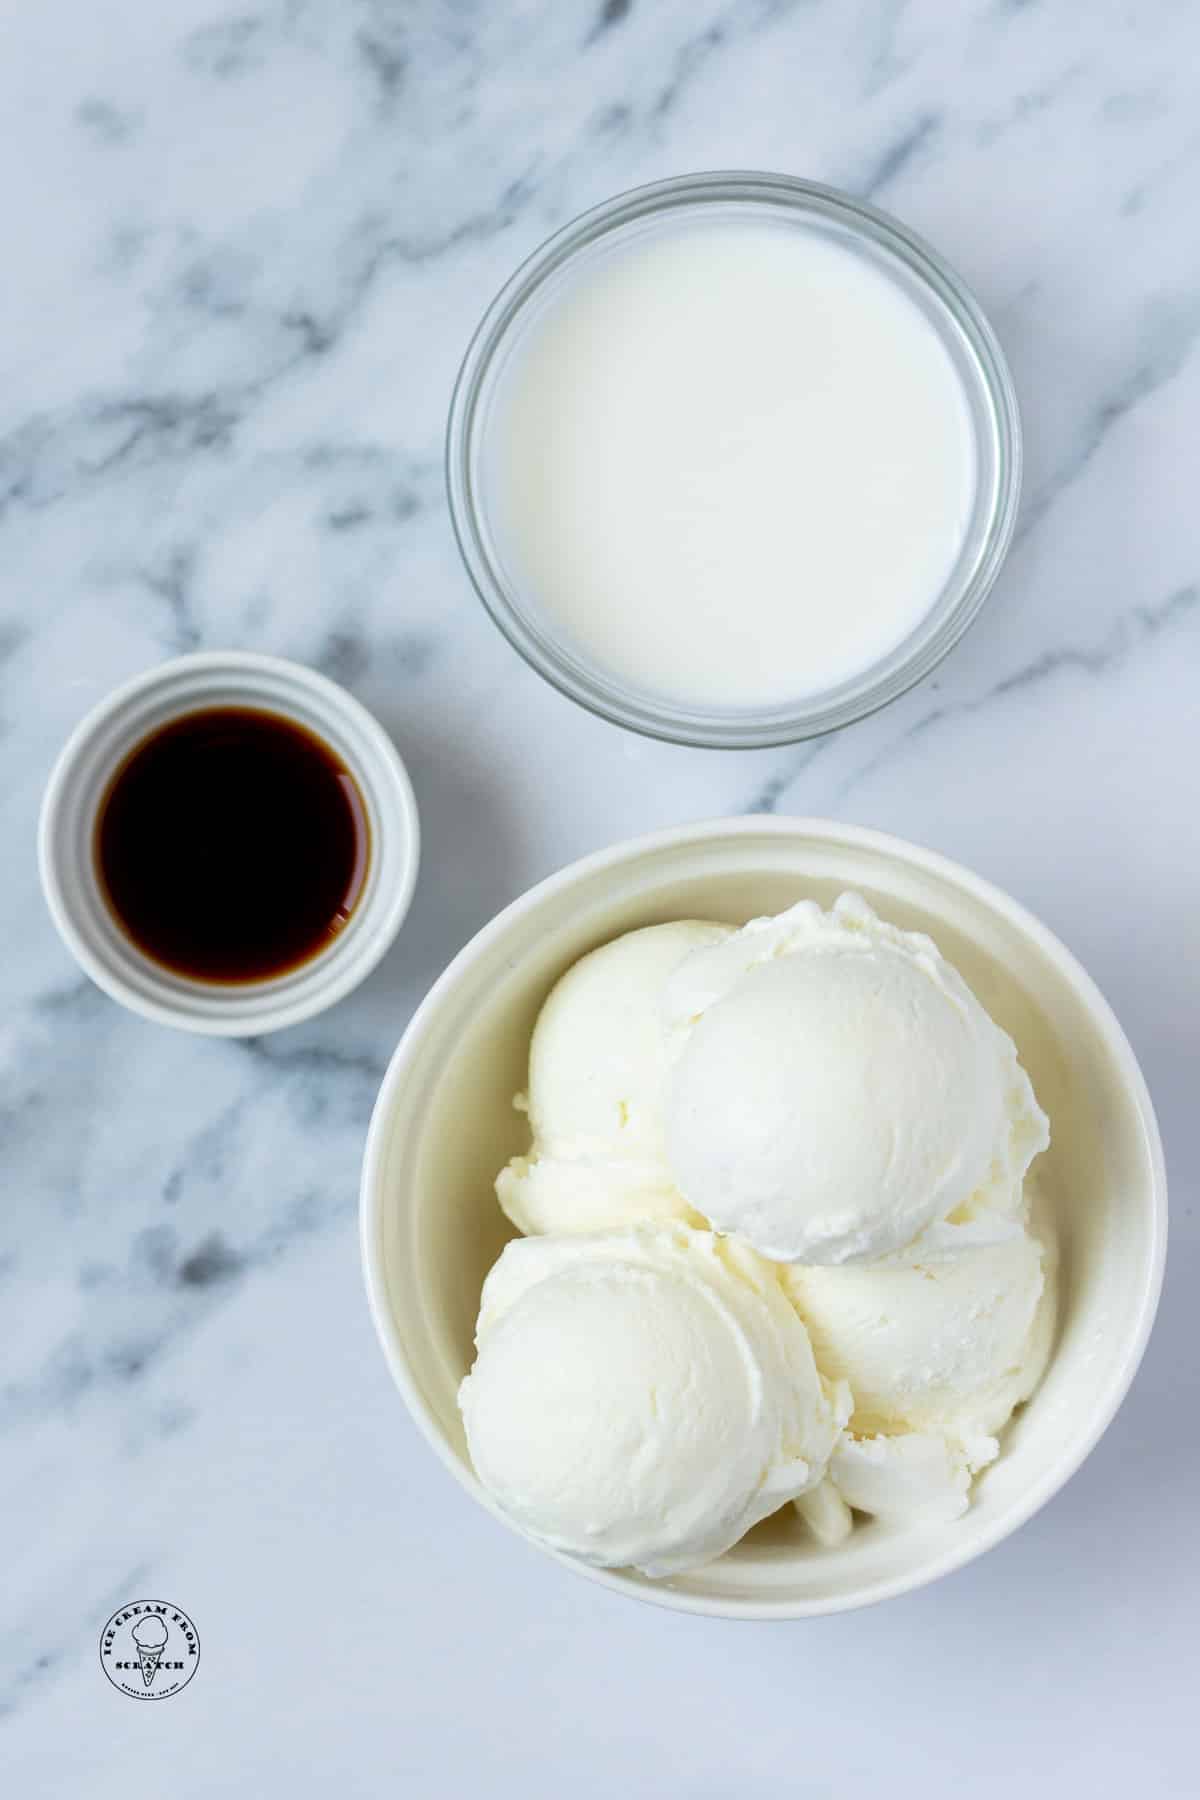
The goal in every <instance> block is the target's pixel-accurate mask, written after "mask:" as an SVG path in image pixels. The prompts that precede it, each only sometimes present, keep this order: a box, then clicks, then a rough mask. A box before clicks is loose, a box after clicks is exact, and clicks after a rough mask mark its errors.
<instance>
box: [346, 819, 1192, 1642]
mask: <svg viewBox="0 0 1200 1800" xmlns="http://www.w3.org/2000/svg"><path fill="white" fill-rule="evenodd" d="M847 887H852V888H856V889H858V890H859V891H860V892H861V893H863V894H865V896H866V898H867V899H868V900H869V901H871V903H872V904H873V905H874V906H875V907H877V908H878V910H879V911H880V912H881V913H882V914H883V915H884V917H886V918H888V919H890V920H893V921H895V923H897V924H899V925H902V926H905V927H908V928H916V929H920V930H923V931H928V932H930V933H931V934H932V935H933V937H935V938H936V940H937V942H938V944H939V945H940V946H941V948H942V950H943V951H944V952H945V954H946V955H947V956H948V957H949V958H950V959H951V960H952V961H953V962H954V963H955V964H956V966H957V967H958V968H959V969H960V970H961V971H962V973H963V975H964V976H965V977H966V979H967V980H968V981H969V982H970V984H971V986H972V987H973V988H974V989H975V992H976V993H977V994H978V995H979V998H980V999H981V1000H982V1001H983V1003H984V1005H985V1006H986V1007H987V1008H988V1010H989V1011H990V1012H991V1013H992V1014H993V1016H994V1017H995V1018H996V1019H997V1020H998V1021H999V1022H1000V1023H1001V1024H1002V1025H1003V1026H1004V1027H1005V1028H1006V1029H1007V1030H1008V1031H1009V1032H1011V1034H1012V1036H1013V1037H1014V1038H1015V1040H1016V1042H1017V1045H1018V1047H1019V1049H1020V1052H1021V1056H1022V1059H1023V1061H1024V1062H1025V1064H1026V1067H1027V1068H1028V1069H1029V1071H1030V1074H1031V1075H1032V1077H1033V1081H1034V1085H1035V1087H1036V1089H1037V1093H1038V1096H1039V1098H1040V1100H1041V1102H1042V1104H1043V1106H1044V1107H1045V1108H1046V1110H1047V1112H1048V1113H1049V1115H1050V1121H1051V1126H1052V1130H1053V1138H1054V1141H1053V1145H1052V1147H1051V1149H1050V1150H1049V1151H1048V1152H1047V1154H1046V1156H1045V1157H1044V1158H1043V1159H1042V1162H1041V1164H1040V1165H1039V1167H1040V1170H1041V1174H1042V1178H1043V1181H1044V1183H1045V1186H1046V1188H1047V1191H1048V1193H1049V1195H1050V1198H1051V1200H1052V1202H1053V1204H1054V1206H1055V1208H1056V1212H1057V1216H1058V1219H1059V1221H1060V1227H1061V1232H1062V1253H1063V1256H1062V1269H1063V1277H1062V1296H1061V1324H1060V1329H1059V1339H1058V1344H1057V1347H1056V1350H1055V1355H1054V1358H1053V1361H1052V1363H1051V1366H1050V1368H1049V1370H1048V1372H1047V1374H1046V1377H1045V1379H1044V1381H1043V1382H1042V1384H1041V1386H1040V1387H1039V1389H1038V1390H1037V1392H1036V1394H1035V1395H1034V1397H1033V1399H1032V1400H1031V1401H1030V1402H1029V1404H1028V1405H1027V1406H1026V1407H1025V1408H1024V1409H1023V1410H1022V1411H1021V1412H1020V1413H1019V1414H1018V1416H1017V1417H1016V1418H1015V1419H1014V1421H1013V1423H1012V1425H1011V1426H1010V1427H1009V1429H1008V1432H1007V1433H1006V1436H1005V1442H1004V1454H1003V1455H1002V1457H1001V1458H1000V1460H999V1461H998V1462H997V1463H996V1464H995V1465H994V1466H993V1467H992V1468H991V1469H989V1470H988V1471H987V1472H986V1473H985V1474H984V1476H983V1477H982V1478H981V1479H980V1481H979V1482H978V1483H977V1486H976V1492H975V1498H974V1501H973V1504H972V1506H971V1508H970V1510H969V1511H968V1512H967V1514H966V1515H965V1517H963V1518H962V1519H959V1520H957V1521H955V1522H954V1523H953V1524H950V1525H939V1526H937V1527H934V1528H930V1527H923V1528H920V1529H911V1528H910V1529H899V1528H897V1527H894V1526H893V1527H888V1526H885V1525H883V1524H880V1523H871V1524H863V1525H860V1526H859V1528H858V1529H857V1530H856V1531H855V1532H854V1534H853V1536H852V1538H851V1539H850V1541H849V1542H848V1543H847V1544H845V1545H844V1546H843V1547H841V1548H840V1549H837V1550H823V1549H820V1548H818V1547H817V1546H816V1545H815V1544H813V1543H812V1542H811V1541H810V1540H808V1539H807V1538H806V1536H805V1534H804V1532H803V1530H802V1528H801V1526H800V1525H799V1523H798V1521H796V1520H795V1519H794V1517H792V1515H791V1511H790V1509H788V1511H787V1512H786V1513H784V1514H780V1515H778V1517H777V1518H776V1519H774V1520H769V1521H767V1523H766V1524H764V1525H762V1526H760V1527H758V1528H757V1530H756V1531H754V1532H753V1533H751V1535H750V1536H749V1537H748V1538H746V1539H745V1540H744V1541H743V1542H742V1543H741V1544H739V1545H738V1546H737V1547H736V1548H735V1549H733V1550H731V1551H729V1552H728V1553H727V1554H726V1555H725V1556H722V1557H720V1558H719V1559H718V1560H717V1561H716V1562H713V1563H710V1564H709V1565H708V1566H707V1567H706V1568H703V1569H699V1570H696V1571H695V1572H693V1573H692V1574H689V1575H685V1576H680V1577H678V1578H676V1579H674V1580H670V1581H658V1582H655V1581H650V1580H648V1579H646V1578H645V1577H644V1576H641V1575H638V1574H636V1573H634V1572H633V1571H630V1570H595V1569H590V1568H587V1567H585V1566H584V1565H583V1564H582V1563H578V1562H576V1561H574V1559H572V1558H569V1557H563V1558H561V1559H560V1560H562V1561H565V1562H566V1563H567V1564H568V1566H569V1567H571V1568H574V1569H576V1570H578V1572H579V1573H581V1574H586V1575H590V1576H591V1577H592V1579H594V1580H596V1581H600V1582H603V1583H604V1584H605V1585H606V1586H608V1587H612V1588H616V1589H617V1590H618V1591H619V1592H621V1593H625V1594H629V1595H632V1596H634V1597H636V1598H638V1599H642V1600H651V1601H656V1602H658V1603H659V1604H661V1605H664V1606H670V1607H675V1608H678V1609H681V1610H684V1611H690V1612H701V1613H711V1614H715V1615H718V1616H721V1617H728V1618H798V1617H803V1616H806V1615H811V1614H817V1613H826V1612H836V1611H840V1610H843V1609H845V1608H849V1607H854V1606H862V1605H865V1604H867V1603H868V1602H871V1601H876V1600H882V1599H885V1598H887V1597H889V1596H890V1595H893V1594H900V1593H904V1592H905V1591H906V1590H908V1589H910V1588H914V1587H918V1586H920V1585H921V1584H922V1583H924V1582H927V1581H932V1580H933V1579H934V1578H935V1577H936V1576H939V1575H944V1574H947V1573H948V1572H949V1571H950V1570H952V1569H956V1568H959V1567H960V1566H961V1565H962V1564H963V1563H966V1562H969V1561H970V1560H971V1559H972V1558H973V1557H976V1556H978V1555H980V1554H981V1553H982V1552H983V1551H984V1550H987V1549H989V1548H990V1547H991V1546H992V1545H993V1544H996V1543H998V1542H999V1541H1000V1539H1001V1538H1003V1537H1006V1536H1007V1535H1008V1533H1009V1532H1010V1531H1013V1530H1015V1529H1016V1527H1017V1526H1018V1525H1020V1524H1021V1523H1023V1521H1024V1520H1026V1519H1028V1518H1029V1517H1030V1515H1031V1514H1032V1513H1034V1512H1036V1511H1037V1509H1038V1508H1039V1507H1040V1506H1042V1505H1044V1504H1045V1502H1046V1501H1047V1500H1049V1499H1050V1497H1051V1495H1053V1494H1054V1493H1055V1492H1057V1490H1058V1489H1059V1488H1060V1487H1061V1486H1062V1485H1063V1483H1064V1482H1065V1481H1066V1480H1067V1478H1068V1477H1069V1476H1070V1475H1071V1474H1072V1473H1073V1472H1074V1471H1075V1470H1076V1469H1077V1468H1078V1467H1079V1465H1080V1463H1081V1462H1082V1461H1083V1459H1084V1457H1085V1456H1086V1455H1087V1454H1088V1452H1089V1451H1090V1450H1091V1449H1092V1447H1093V1445H1094V1444H1095V1443H1096V1441H1097V1439H1098V1438H1099V1437H1100V1435H1101V1433H1102V1432H1103V1431H1104V1429H1105V1427H1106V1426H1107V1424H1108V1423H1109V1421H1110V1420H1111V1418H1112V1417H1113V1414H1114V1413H1115V1412H1116V1410H1117V1407H1118V1406H1119V1405H1120V1402H1121V1399H1122V1397H1123V1396H1124V1394H1125V1391H1126V1389H1127V1388H1128V1386H1129V1383H1130V1381H1131V1380H1132V1378H1133V1374H1134V1371H1135V1370H1136V1368H1137V1365H1138V1363H1139V1361H1140V1360H1141V1356H1142V1352H1143V1350H1144V1348H1145V1344H1146V1339H1147V1336H1148V1334H1149V1331H1150V1325H1151V1322H1152V1320H1153V1317H1154V1310H1155V1306H1156V1304H1157V1300H1158V1293H1159V1287H1160V1284H1161V1280H1162V1267H1163V1255H1164V1250H1165V1244H1166V1177H1165V1171H1164V1167H1163V1157H1162V1146H1161V1143H1160V1141H1159V1135H1158V1128H1157V1125H1156V1123H1155V1119H1154V1112H1153V1109H1152V1107H1151V1104H1150V1098H1149V1095H1148V1094H1147V1092H1146V1085H1145V1082H1144V1081H1143V1079H1142V1076H1141V1073H1140V1071H1139V1069H1138V1066H1137V1063H1136V1061H1135V1060H1134V1056H1133V1052H1132V1051H1131V1049H1130V1047H1129V1044H1128V1043H1127V1041H1126V1039H1125V1037H1124V1035H1123V1033H1122V1031H1121V1029H1120V1026H1119V1025H1118V1024H1117V1021H1116V1019H1115V1018H1114V1017H1113V1015H1112V1012H1111V1011H1110V1010H1109V1007H1108V1005H1107V1004H1106V1002H1105V1000H1104V998H1103V996H1102V995H1101V994H1100V993H1099V991H1098V990H1097V988H1096V987H1095V986H1094V984H1093V983H1092V981H1091V980H1090V979H1089V978H1088V976H1087V975H1086V974H1085V973H1084V971H1083V969H1081V968H1080V966H1079V964H1078V963H1077V962H1076V961H1075V960H1074V958H1073V957H1072V956H1071V955H1070V953H1069V952H1068V951H1067V950H1065V949H1064V948H1063V946H1062V945H1061V944H1060V943H1059V942H1058V941H1057V940H1056V939H1055V938H1054V937H1052V936H1051V934H1050V933H1049V932H1048V931H1047V930H1046V929H1045V927H1044V926H1042V925H1040V924H1039V923H1038V922H1037V920H1036V919H1034V918H1032V917H1031V915H1030V914H1029V913H1027V912H1026V911H1025V910H1024V909H1023V908H1022V907H1020V906H1018V905H1017V904H1016V903H1015V901H1013V900H1010V899H1009V898H1008V897H1007V896H1006V895H1004V894H1002V893H1000V892H999V891H998V890H997V889H996V888H994V887H991V886H989V885H988V883H986V882H984V881H981V880H979V879H978V878H977V877H976V876H974V875H971V874H969V873H968V872H967V871H966V870H964V869H961V868H958V867H957V866H956V865H955V864H953V863H951V862H948V861H946V859H945V858H943V857H940V856H935V855H933V854H932V853H930V852H929V851H926V850H920V849H917V848H915V847H914V846H913V845H911V844H905V843H902V842H901V841H899V840H898V839H895V838H889V837H885V836H883V835H882V834H880V833H878V832H873V831H864V830H858V829H856V828H854V827H852V826H848V825H838V824H831V823H829V822H827V821H824V820H811V819H810V820H803V819H771V820H766V819H759V818H753V819H738V820H732V821H718V822H716V823H714V824H709V825H698V826H689V827H685V828H683V829H682V830H677V831H668V832H663V833H660V834H658V835H656V836H654V837H649V838H643V839H641V840H640V841H637V842H634V843H630V844H623V845H619V846H618V847H617V848H615V849H613V850H607V851H604V852H602V853H601V854H600V855H598V856H592V857H588V858H586V859H585V860H584V861H582V862H579V863H575V864H573V865H572V866H571V867H570V868H568V869H565V870H563V871H562V873H561V874H559V875H555V876H553V877H552V878H551V879H550V880H549V881H545V882H543V883H542V884H541V886H539V887H536V888H534V889H533V890H532V891H531V892H530V893H528V894H526V895H524V896H523V897H522V898H521V899H520V900H517V901H515V902H514V903H513V905H512V906H510V907H508V908H506V910H505V911H504V912H502V913H501V914H500V915H499V917H497V918H496V919H494V920H493V921H492V922H491V924H490V925H488V926H486V927H485V929H484V930H483V931H481V932H480V933H479V935H478V936H477V937H475V938H474V939H473V940H472V941H471V943H469V944H468V945H467V946H466V948H465V949H464V950H463V951H462V952H461V953H460V955H459V956H458V957H457V958H456V959H455V961H454V962H453V963H452V964H451V965H450V967H449V968H448V969H447V970H446V972H445V974H444V975H443V976H442V977H441V979H440V980H439V981H438V983H437V984H436V986H435V987H434V988H433V990H432V992H431V993H430V994H429V996H428V998H427V999H426V1001H425V1002H424V1004H423V1005H422V1007H421V1008H420V1010H419V1011H418V1013H417V1015H416V1017H415V1018H414V1019H413V1021H412V1024H411V1025H410V1027H409V1029H408V1031H407V1032H406V1033H405V1035H404V1038H403V1040H402V1041H401V1043H400V1046H399V1048H398V1050H397V1051H396V1054H395V1056H394V1057H393V1059H392V1063H391V1066H390V1068H389V1069H388V1072H387V1075H386V1077H385V1079H384V1083H383V1087H382V1089H381V1091H380V1094H379V1099H378V1101H377V1103H376V1107H375V1113H374V1117H373V1119H372V1121H371V1129H370V1134H369V1137H368V1140H367V1149H366V1158H365V1163H364V1168H363V1182H362V1249H363V1260H364V1265H365V1273H366V1282H367V1292H368V1296H369V1300H370V1305H371V1310H372V1313H373V1315H374V1318H375V1324H376V1327H377V1329H378V1332H379V1337H380V1341H381V1343H382V1345H383V1349H384V1354H385V1355H386V1357H387V1360H388V1363H389V1365H390V1367H391V1370H392V1373H393V1375H394V1376H395V1379H396V1382H397V1385H398V1386H399V1388H400V1391H401V1393H402V1394H403V1395H404V1398H405V1400H406V1401H407V1403H408V1406H409V1408H410V1410H411V1412H412V1414H413V1417H414V1418H415V1419H416V1421H417V1424H418V1425H419V1426H420V1428H421V1430H422V1431H423V1432H424V1433H425V1436H426V1437H427V1438H428V1439H429V1441H430V1443H431V1444H432V1445H433V1447H434V1449H435V1450H436V1451H437V1452H438V1454H439V1455H440V1456H441V1458H442V1459H443V1461H444V1462H445V1463H446V1465H447V1466H448V1467H449V1469H450V1470H451V1471H452V1472H453V1474H454V1475H455V1476H456V1477H457V1478H458V1480H459V1481H461V1482H462V1484H463V1485H464V1487H466V1488H467V1489H468V1491H469V1492H471V1493H472V1494H474V1495H475V1497H476V1498H477V1499H478V1500H480V1501H481V1502H482V1503H483V1504H484V1505H485V1506H490V1502H489V1500H488V1498H487V1496H486V1495H485V1494H484V1492H483V1491H482V1489H481V1487H480V1485H479V1483H478V1482H477V1480H476V1479H475V1476H474V1474H473V1472H472V1469H471V1466H470V1463H469V1460H468V1458H467V1453H466V1447H465V1443H464V1439H463V1433H462V1427H461V1424H460V1420H459V1414H458V1408H457V1405H456V1402H455V1393H456V1389H457V1387H458V1384H459V1382H460V1381H461V1379H462V1377H463V1375H464V1374H465V1373H466V1371H467V1368H468V1367H469V1365H470V1362H471V1360H472V1356H473V1350H472V1333H473V1328H474V1323H475V1315H476V1309H477V1304H478V1299H479V1290H480V1286H481V1284H482V1281H483V1277H484V1275H485V1273H486V1272H487V1270H488V1268H489V1267H490V1265H491V1263H492V1262H493V1261H494V1259H495V1257H496V1256H497V1255H498V1253H499V1251H500V1248H501V1246H502V1245H503V1244H504V1242H505V1240H506V1239H507V1238H508V1237H509V1236H510V1235H511V1232H510V1229H509V1227H508V1225H507V1222H506V1221H505V1220H504V1218H503V1217H502V1216H501V1214H500V1210H499V1208H498V1206H497V1205H496V1201H495V1198H494V1196H493V1192H492V1181H493V1177H494V1176H495V1174H496V1171H497V1169H499V1168H500V1166H501V1164H502V1163H503V1162H504V1161H505V1160H506V1158H507V1157H509V1156H510V1155H512V1154H513V1153H514V1152H515V1151H517V1150H519V1149H521V1148H523V1147H524V1144H525V1142H527V1131H528V1126H527V1123H526V1121H525V1120H524V1119H523V1118H521V1117H520V1116H519V1115H518V1114H516V1113H515V1112H514V1111H513V1109H512V1106H511V1098H512V1095H513V1093H514V1091H515V1090H516V1089H518V1088H520V1087H521V1086H523V1084H524V1080H525V1064H526V1057H527V1052H528V1047H529V1036H530V1032H531V1030H532V1028H533V1023H534V1020H535V1019H536V1017H537V1013H538V1009H539V1007H540V1006H541V1004H542V1002H543V1000H544V999H545V997H546V995H547V993H548V992H549V990H550V988H551V986H552V985H553V983H554V982H555V981H556V980H557V978H558V977H559V976H560V975H561V974H562V973H563V971H564V970H565V969H566V968H568V967H569V966H570V964H571V963H573V962H574V961H575V960H576V958H578V957H579V956H581V955H582V954H583V953H584V952H585V951H586V950H590V949H592V948H593V947H594V946H595V945H597V944H601V943H604V942H605V941H607V940H608V939H610V938H613V937H615V936H617V935H618V934H619V933H620V932H623V931H629V930H630V929H632V928H633V927H634V926H638V925H651V924H655V923H658V922H661V921H664V920H667V919H677V918H684V917H692V918H697V917H699V918H715V919H724V920H728V921H730V922H734V923H738V922H741V921H744V920H746V919H748V918H750V917H752V916H753V915H755V914H759V913H774V912H778V911H780V910H781V909H782V908H783V907H785V906H788V905H790V904H791V903H792V902H793V901H795V900H798V899H800V898H801V897H803V896H812V897H813V898H815V899H817V900H820V901H821V902H823V903H825V904H828V903H829V902H830V901H831V900H832V899H833V898H834V897H835V896H836V895H837V894H838V893H839V892H841V890H842V889H843V888H847ZM491 1510H493V1511H494V1510H495V1508H492V1509H491Z"/></svg>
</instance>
